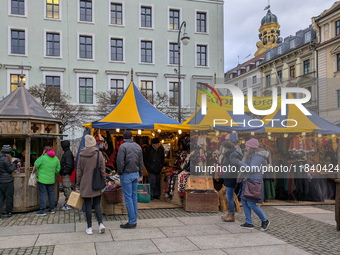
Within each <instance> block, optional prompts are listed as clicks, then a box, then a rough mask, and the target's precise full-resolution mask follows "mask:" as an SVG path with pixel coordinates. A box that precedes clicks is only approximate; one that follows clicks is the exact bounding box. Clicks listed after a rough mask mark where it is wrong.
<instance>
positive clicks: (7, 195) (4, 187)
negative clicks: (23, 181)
mask: <svg viewBox="0 0 340 255" xmlns="http://www.w3.org/2000/svg"><path fill="white" fill-rule="evenodd" d="M11 152H12V148H11V146H9V145H4V146H2V150H1V153H0V214H1V212H2V209H3V207H4V204H5V201H6V211H7V214H4V215H1V217H0V218H1V219H3V218H6V217H11V216H12V210H13V194H14V179H13V176H12V173H13V172H14V170H15V169H16V168H17V162H18V161H17V160H16V161H14V162H13V163H11V161H10V160H9V157H10V156H11Z"/></svg>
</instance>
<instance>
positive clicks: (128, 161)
mask: <svg viewBox="0 0 340 255" xmlns="http://www.w3.org/2000/svg"><path fill="white" fill-rule="evenodd" d="M123 139H124V142H123V143H122V145H121V146H120V147H119V149H118V155H117V169H118V174H119V175H120V184H121V186H122V189H123V195H124V200H125V206H126V210H127V212H128V218H129V221H128V222H127V223H126V224H121V225H120V227H121V228H128V229H130V228H136V226H137V214H138V207H137V187H138V181H141V180H142V178H143V153H142V148H141V147H140V145H139V144H137V143H135V142H133V140H132V133H131V131H125V132H124V134H123Z"/></svg>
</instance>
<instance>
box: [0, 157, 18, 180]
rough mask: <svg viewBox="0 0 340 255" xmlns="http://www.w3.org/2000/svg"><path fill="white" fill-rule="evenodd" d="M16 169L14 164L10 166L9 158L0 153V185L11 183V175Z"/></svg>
mask: <svg viewBox="0 0 340 255" xmlns="http://www.w3.org/2000/svg"><path fill="white" fill-rule="evenodd" d="M15 169H16V164H12V163H11V161H10V160H9V158H8V157H7V156H6V155H5V154H3V153H2V152H0V183H9V182H13V181H14V179H13V175H12V173H13V172H14V170H15Z"/></svg>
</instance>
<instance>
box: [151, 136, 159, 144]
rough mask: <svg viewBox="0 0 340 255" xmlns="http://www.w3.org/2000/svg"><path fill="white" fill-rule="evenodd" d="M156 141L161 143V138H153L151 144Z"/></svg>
mask: <svg viewBox="0 0 340 255" xmlns="http://www.w3.org/2000/svg"><path fill="white" fill-rule="evenodd" d="M155 143H159V139H158V138H157V137H156V138H153V139H152V140H151V144H155Z"/></svg>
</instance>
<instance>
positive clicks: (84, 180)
mask: <svg viewBox="0 0 340 255" xmlns="http://www.w3.org/2000/svg"><path fill="white" fill-rule="evenodd" d="M98 152H99V150H98V149H97V148H95V147H90V148H84V149H82V150H81V151H80V153H79V160H78V166H77V185H76V186H77V188H79V190H80V196H81V197H97V196H99V195H100V190H93V189H92V180H93V170H94V169H95V167H96V166H97V158H98V156H99V163H98V167H99V168H100V173H101V176H102V177H103V179H104V180H106V176H105V160H104V157H103V154H102V153H101V152H99V154H98Z"/></svg>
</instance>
